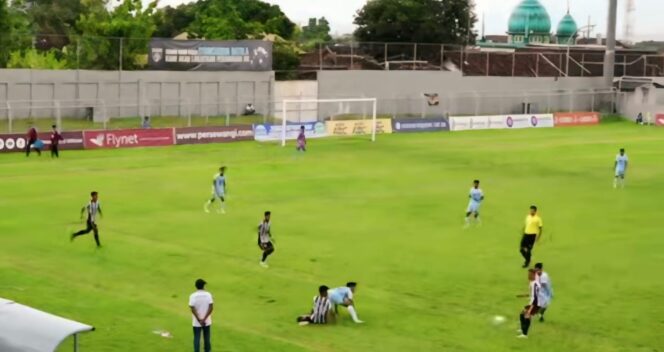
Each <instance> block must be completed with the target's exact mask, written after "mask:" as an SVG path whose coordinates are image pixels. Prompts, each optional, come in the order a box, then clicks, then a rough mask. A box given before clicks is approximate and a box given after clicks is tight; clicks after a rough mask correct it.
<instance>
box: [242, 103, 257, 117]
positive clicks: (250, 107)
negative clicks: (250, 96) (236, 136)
mask: <svg viewBox="0 0 664 352" xmlns="http://www.w3.org/2000/svg"><path fill="white" fill-rule="evenodd" d="M255 113H256V108H254V104H252V103H249V104H247V106H245V107H244V115H245V116H246V115H253V114H255Z"/></svg>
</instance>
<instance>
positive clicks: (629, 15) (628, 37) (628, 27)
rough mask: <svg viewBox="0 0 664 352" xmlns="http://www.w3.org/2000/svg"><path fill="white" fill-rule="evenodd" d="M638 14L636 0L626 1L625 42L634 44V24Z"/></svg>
mask: <svg viewBox="0 0 664 352" xmlns="http://www.w3.org/2000/svg"><path fill="white" fill-rule="evenodd" d="M635 13H636V0H627V1H625V33H624V34H623V35H624V36H625V39H624V40H625V42H627V43H632V42H633V41H632V40H633V39H634V24H635V22H636V20H635V17H634V16H635Z"/></svg>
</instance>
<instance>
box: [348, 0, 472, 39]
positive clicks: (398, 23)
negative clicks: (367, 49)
mask: <svg viewBox="0 0 664 352" xmlns="http://www.w3.org/2000/svg"><path fill="white" fill-rule="evenodd" d="M476 21H477V16H476V15H475V13H474V3H473V1H472V0H369V1H368V2H367V3H366V5H364V7H363V8H362V9H360V10H359V11H358V12H357V14H356V16H355V24H356V25H357V26H358V28H357V30H356V31H355V37H356V38H357V39H358V40H359V41H375V42H413V43H449V44H465V43H473V42H474V41H475V34H474V33H473V32H472V30H471V29H472V27H473V25H474V23H475V22H476Z"/></svg>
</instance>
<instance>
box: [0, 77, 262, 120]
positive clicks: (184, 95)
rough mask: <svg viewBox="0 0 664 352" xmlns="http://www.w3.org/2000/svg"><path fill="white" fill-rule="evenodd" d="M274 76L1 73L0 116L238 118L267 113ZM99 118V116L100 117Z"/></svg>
mask: <svg viewBox="0 0 664 352" xmlns="http://www.w3.org/2000/svg"><path fill="white" fill-rule="evenodd" d="M273 84H274V73H273V72H173V71H123V72H118V71H86V70H80V71H78V70H56V71H49V70H0V118H3V117H5V118H6V117H7V109H6V105H7V104H6V102H7V101H10V102H11V105H12V115H13V117H14V118H21V117H30V116H32V117H53V116H54V114H55V112H54V110H55V109H53V108H54V103H53V101H54V100H57V101H58V102H59V104H60V106H61V112H62V117H67V116H81V115H82V114H84V113H85V107H92V108H94V109H95V115H106V116H108V117H129V116H141V115H175V116H186V115H188V114H191V115H208V116H214V115H224V114H226V113H229V114H237V113H240V112H241V111H242V109H243V108H244V106H245V105H246V104H248V103H253V104H254V105H255V106H256V110H257V111H258V112H260V113H263V112H266V111H269V109H271V106H270V105H269V103H268V102H269V101H270V100H271V98H272V94H273V92H272V89H273ZM102 117H103V116H102Z"/></svg>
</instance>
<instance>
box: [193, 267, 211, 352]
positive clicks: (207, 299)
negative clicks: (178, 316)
mask: <svg viewBox="0 0 664 352" xmlns="http://www.w3.org/2000/svg"><path fill="white" fill-rule="evenodd" d="M205 284H206V282H205V280H203V279H198V280H196V292H194V293H192V294H191V296H189V308H190V309H191V314H192V320H193V325H194V352H200V350H201V332H203V345H204V351H205V352H210V351H211V350H212V345H211V343H210V325H212V310H213V308H214V307H213V305H212V303H213V302H212V295H211V294H210V292H207V291H205Z"/></svg>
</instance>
